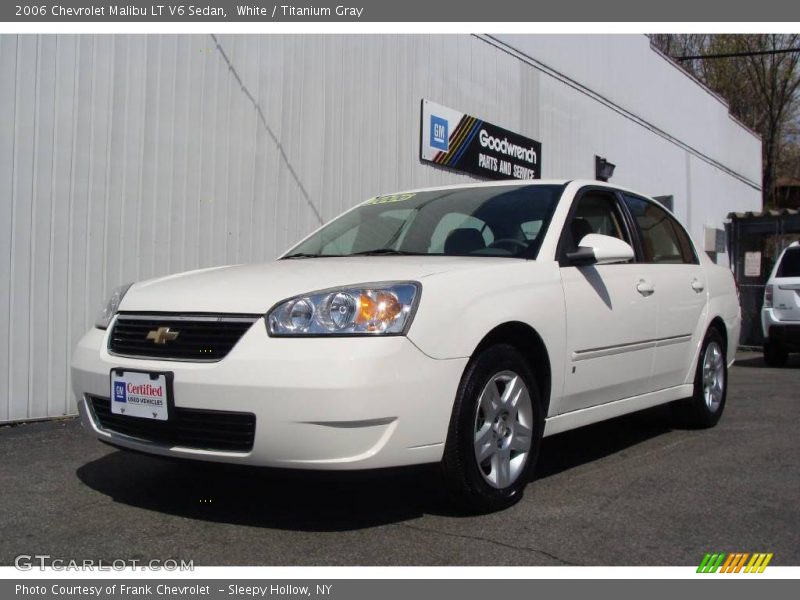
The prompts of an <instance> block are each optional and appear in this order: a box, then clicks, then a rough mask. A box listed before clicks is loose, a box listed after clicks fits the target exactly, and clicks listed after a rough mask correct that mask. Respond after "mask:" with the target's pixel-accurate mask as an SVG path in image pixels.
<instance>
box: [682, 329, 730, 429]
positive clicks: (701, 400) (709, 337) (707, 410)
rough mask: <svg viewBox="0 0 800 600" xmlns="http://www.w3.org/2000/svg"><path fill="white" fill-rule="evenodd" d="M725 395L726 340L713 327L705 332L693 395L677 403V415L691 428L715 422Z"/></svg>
mask: <svg viewBox="0 0 800 600" xmlns="http://www.w3.org/2000/svg"><path fill="white" fill-rule="evenodd" d="M727 394H728V362H727V359H726V354H725V340H724V339H723V338H722V334H720V332H719V331H717V330H716V329H715V328H713V327H712V328H711V329H709V330H708V332H707V333H706V337H705V339H704V340H703V346H702V348H701V349H700V356H699V358H698V360H697V369H696V371H695V376H694V394H692V397H691V398H687V399H686V400H681V401H679V402H678V403H676V408H677V410H678V416H679V417H680V419H681V420H682V421H683V422H684V424H686V425H688V426H690V427H698V428H706V427H713V426H714V425H716V424H717V421H719V419H720V417H721V416H722V411H723V410H725V399H726V397H727Z"/></svg>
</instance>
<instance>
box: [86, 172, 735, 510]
mask: <svg viewBox="0 0 800 600" xmlns="http://www.w3.org/2000/svg"><path fill="white" fill-rule="evenodd" d="M739 328H740V313H739V302H738V297H737V292H736V289H735V286H734V282H733V278H732V276H731V273H730V271H729V270H728V269H725V268H723V267H718V266H716V265H714V264H713V263H712V262H711V261H710V260H709V259H708V258H707V257H706V256H705V255H703V254H702V253H700V252H698V251H697V249H696V248H695V247H694V245H693V244H692V241H691V240H690V238H689V236H688V235H687V233H686V231H685V230H684V228H683V227H682V226H681V225H680V224H679V223H678V222H677V221H676V220H675V219H674V218H673V217H672V216H671V215H670V214H669V213H668V212H667V211H666V210H664V208H663V207H662V206H661V205H659V204H657V203H656V202H654V201H653V200H650V199H648V198H645V197H643V196H641V195H639V194H636V193H634V192H631V191H628V190H625V189H622V188H618V187H616V186H612V185H607V184H598V183H597V182H589V181H583V182H581V181H566V182H564V181H558V182H553V181H541V182H529V183H520V182H503V183H489V184H480V185H467V186H452V187H444V188H437V189H426V190H420V191H411V192H404V193H398V194H392V195H386V196H379V197H376V198H372V199H371V200H368V201H366V202H364V203H363V204H361V205H359V206H357V207H355V208H354V209H352V210H350V211H348V212H346V213H344V214H343V215H341V216H340V217H338V218H336V219H335V220H333V221H331V222H330V223H328V224H327V225H325V226H324V227H322V228H321V229H319V230H318V231H316V232H314V233H313V234H311V235H310V236H309V237H307V238H306V239H305V240H303V241H302V242H300V243H299V244H298V245H297V246H295V247H294V248H293V249H291V250H290V251H289V252H287V253H286V254H284V255H283V256H282V257H281V258H280V259H278V260H276V261H274V262H271V263H267V264H256V265H239V266H231V267H219V268H211V269H202V270H199V271H192V272H189V273H183V274H178V275H170V276H167V277H162V278H159V279H154V280H150V281H144V282H140V283H135V284H133V285H131V286H123V287H121V288H119V289H117V290H116V291H115V292H114V293H113V295H112V297H111V299H110V300H109V302H108V305H107V306H106V307H105V309H104V311H103V312H102V313H101V315H100V316H99V318H98V320H97V323H96V326H95V328H94V329H92V330H91V331H89V333H87V334H86V336H85V337H84V338H83V339H82V340H81V341H80V343H79V344H78V346H77V348H76V350H75V353H74V357H73V362H72V381H73V385H74V389H75V392H76V395H77V397H78V398H79V405H80V412H81V415H82V417H83V422H84V424H85V425H86V427H88V428H89V429H90V430H91V431H92V432H93V433H94V435H95V436H97V437H98V438H99V439H101V440H103V441H105V442H108V443H111V444H113V445H115V446H118V447H121V448H128V449H132V450H138V451H142V452H149V453H152V454H158V455H164V456H174V457H185V458H194V459H201V460H209V461H221V462H230V463H242V464H250V465H264V466H273V467H288V468H298V469H367V468H380V467H392V466H399V465H410V464H417V463H431V462H440V463H441V466H442V471H443V473H444V481H445V482H446V485H447V487H448V489H449V490H450V492H451V493H452V495H453V496H454V497H455V498H456V499H458V500H460V501H461V502H462V503H463V504H465V505H467V506H468V507H470V508H472V509H476V510H491V509H496V508H501V507H504V506H507V505H509V504H511V503H512V502H514V501H515V500H516V499H518V498H519V497H520V495H521V492H522V490H523V488H524V486H525V484H526V482H527V481H528V480H529V478H530V474H531V472H532V470H533V467H534V463H535V461H536V455H537V452H538V449H539V445H540V441H541V439H542V437H543V436H547V435H552V434H555V433H558V432H561V431H566V430H568V429H573V428H576V427H581V426H583V425H587V424H589V423H594V422H596V421H600V420H603V419H608V418H611V417H615V416H617V415H621V414H624V413H629V412H632V411H636V410H640V409H644V408H647V407H650V406H654V405H657V404H663V403H667V402H673V401H678V403H677V405H676V406H677V408H678V409H679V410H680V411H681V412H682V414H683V415H684V417H685V418H687V419H689V420H690V421H691V422H692V423H693V424H694V425H695V426H700V427H709V426H712V425H714V424H715V423H716V422H717V421H718V419H719V418H720V415H721V414H722V411H723V409H724V407H725V395H726V384H727V368H728V366H729V365H730V364H731V363H732V361H733V358H734V352H735V350H736V342H737V339H738V337H739Z"/></svg>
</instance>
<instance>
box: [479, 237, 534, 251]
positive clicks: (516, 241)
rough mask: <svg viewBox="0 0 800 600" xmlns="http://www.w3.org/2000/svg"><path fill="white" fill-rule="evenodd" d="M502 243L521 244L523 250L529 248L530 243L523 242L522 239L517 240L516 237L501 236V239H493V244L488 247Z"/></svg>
mask: <svg viewBox="0 0 800 600" xmlns="http://www.w3.org/2000/svg"><path fill="white" fill-rule="evenodd" d="M502 244H512V245H514V246H519V247H520V248H522V249H523V250H527V249H528V243H527V242H521V241H520V240H517V239H514V238H500V239H497V240H495V241H493V242H492V243H491V244H489V245H488V246H486V247H487V248H492V247H494V246H500V245H502Z"/></svg>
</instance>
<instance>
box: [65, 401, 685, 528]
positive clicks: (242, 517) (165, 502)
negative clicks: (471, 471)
mask: <svg viewBox="0 0 800 600" xmlns="http://www.w3.org/2000/svg"><path fill="white" fill-rule="evenodd" d="M669 431H671V419H670V412H669V408H668V407H657V408H655V409H650V410H647V411H644V412H642V413H638V414H634V415H628V416H625V417H620V418H618V419H614V420H612V421H607V422H604V423H598V424H596V425H590V426H588V427H584V428H583V429H580V430H576V431H571V432H567V433H563V434H559V435H557V436H553V437H550V438H546V439H545V440H544V441H543V443H542V448H541V453H540V458H539V463H538V465H537V468H536V473H535V479H545V478H547V477H552V476H554V475H557V474H560V473H565V474H567V475H568V472H569V469H571V468H573V467H576V466H579V465H585V464H589V463H592V462H593V461H596V460H598V459H601V458H603V457H605V456H609V455H611V454H615V453H617V452H620V451H622V450H625V449H627V448H629V447H631V446H635V445H636V444H638V443H640V442H642V441H645V440H647V439H650V438H653V437H655V436H658V435H662V434H665V433H668V432H669ZM77 476H78V478H79V479H80V481H81V482H83V483H84V484H85V485H87V486H88V487H90V488H92V489H94V490H95V491H97V492H99V493H101V494H104V495H106V496H108V497H110V498H112V499H113V500H114V501H115V502H118V503H121V504H123V505H127V506H130V507H135V508H140V509H145V510H149V511H155V512H159V513H165V514H172V515H175V516H180V517H185V518H190V519H199V520H204V521H210V522H219V523H229V524H239V525H247V526H251V527H266V528H273V529H286V530H296V531H346V530H356V529H363V528H368V527H374V526H379V525H385V524H390V523H397V522H402V521H408V520H412V519H415V518H418V517H420V516H422V515H424V514H434V515H441V516H448V517H453V518H459V517H467V516H470V515H469V514H467V513H464V512H461V511H459V510H458V509H457V508H455V507H454V506H453V505H452V504H451V503H450V502H449V500H448V498H447V496H446V494H445V492H444V490H443V487H442V483H441V479H440V475H439V470H438V467H437V466H436V465H425V466H419V467H407V468H402V469H392V470H384V471H365V472H355V473H350V472H310V471H282V470H275V469H262V468H255V467H244V466H238V465H222V464H214V463H199V462H192V461H179V460H169V459H161V458H156V457H151V456H148V455H143V454H135V453H128V452H122V451H114V452H111V453H110V454H107V455H105V456H103V457H101V458H99V459H97V460H94V461H92V462H89V463H87V464H85V465H83V466H81V467H79V468H78V469H77ZM533 485H536V484H535V482H534V483H533ZM131 518H132V519H135V518H136V517H135V516H132V517H131Z"/></svg>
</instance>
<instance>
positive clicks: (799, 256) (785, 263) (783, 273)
mask: <svg viewBox="0 0 800 600" xmlns="http://www.w3.org/2000/svg"><path fill="white" fill-rule="evenodd" d="M775 277H800V247H795V248H789V249H788V250H786V252H785V253H784V254H783V258H782V259H781V264H780V266H779V267H778V273H777V274H776V275H775Z"/></svg>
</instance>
